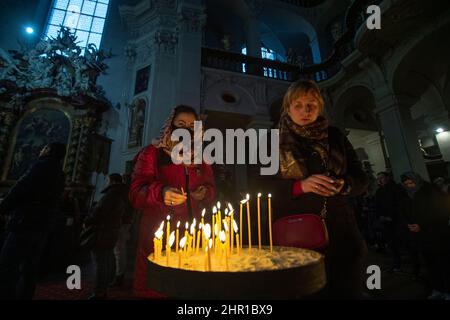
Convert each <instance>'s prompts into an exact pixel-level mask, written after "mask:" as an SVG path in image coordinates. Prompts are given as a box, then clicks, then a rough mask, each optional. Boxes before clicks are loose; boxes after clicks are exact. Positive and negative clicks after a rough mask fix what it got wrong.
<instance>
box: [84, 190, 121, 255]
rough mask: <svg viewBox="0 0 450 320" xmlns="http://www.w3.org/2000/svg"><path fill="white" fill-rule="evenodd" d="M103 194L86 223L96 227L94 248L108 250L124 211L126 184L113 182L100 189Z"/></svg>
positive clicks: (113, 244) (117, 230) (114, 241)
mask: <svg viewBox="0 0 450 320" xmlns="http://www.w3.org/2000/svg"><path fill="white" fill-rule="evenodd" d="M102 193H103V194H104V195H103V197H102V198H101V199H100V201H99V202H98V204H97V205H96V206H95V208H94V212H93V213H92V216H91V217H90V218H89V220H88V224H92V225H94V227H95V229H96V236H97V239H96V243H95V249H97V250H108V249H112V248H114V246H115V245H116V242H117V238H118V236H119V229H120V226H121V224H122V219H123V217H124V214H125V212H126V209H127V208H128V206H127V199H126V186H125V185H123V184H113V185H110V186H108V187H107V188H106V189H104V190H103V191H102Z"/></svg>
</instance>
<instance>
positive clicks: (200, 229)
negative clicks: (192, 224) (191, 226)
mask: <svg viewBox="0 0 450 320" xmlns="http://www.w3.org/2000/svg"><path fill="white" fill-rule="evenodd" d="M202 226H203V225H202V224H201V223H200V224H199V225H198V231H197V246H196V248H195V252H196V253H198V248H199V247H200V236H201V235H202Z"/></svg>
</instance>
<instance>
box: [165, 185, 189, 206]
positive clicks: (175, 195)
mask: <svg viewBox="0 0 450 320" xmlns="http://www.w3.org/2000/svg"><path fill="white" fill-rule="evenodd" d="M163 198H164V204H165V205H166V206H178V205H180V204H183V203H185V202H186V199H187V197H186V194H185V193H183V192H181V191H180V190H178V189H177V188H170V187H167V188H164V190H163Z"/></svg>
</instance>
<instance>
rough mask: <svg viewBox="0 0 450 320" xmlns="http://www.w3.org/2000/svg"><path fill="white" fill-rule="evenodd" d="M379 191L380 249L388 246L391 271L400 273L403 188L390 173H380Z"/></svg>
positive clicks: (376, 198)
mask: <svg viewBox="0 0 450 320" xmlns="http://www.w3.org/2000/svg"><path fill="white" fill-rule="evenodd" d="M377 181H378V185H379V187H378V190H377V191H376V193H375V209H376V212H377V216H378V219H379V222H380V226H381V232H382V233H381V235H382V238H381V239H380V240H381V241H380V243H379V244H378V245H379V249H380V250H381V251H383V250H385V249H386V248H385V246H386V243H387V246H388V248H389V250H390V252H391V254H392V266H391V271H394V272H399V271H400V270H401V253H400V247H399V234H400V233H401V230H400V228H401V227H402V226H403V224H401V222H400V218H401V217H400V210H401V209H400V205H401V202H402V199H403V197H405V194H404V191H403V190H402V188H401V186H399V185H398V184H396V183H395V181H394V180H393V179H392V177H391V175H390V174H389V173H388V172H379V173H378V174H377Z"/></svg>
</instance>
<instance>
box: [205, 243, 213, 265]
mask: <svg viewBox="0 0 450 320" xmlns="http://www.w3.org/2000/svg"><path fill="white" fill-rule="evenodd" d="M211 247H212V239H209V241H208V245H207V246H206V251H207V259H208V260H207V261H208V263H207V270H208V271H211Z"/></svg>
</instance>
